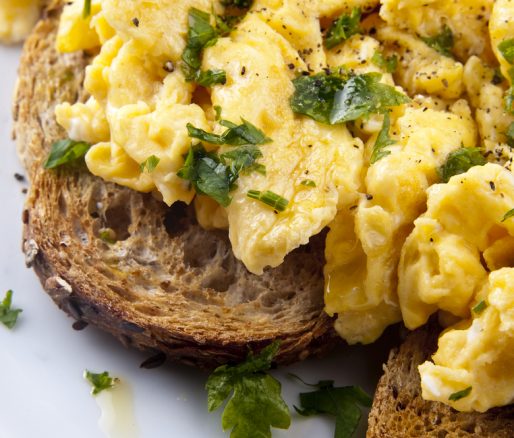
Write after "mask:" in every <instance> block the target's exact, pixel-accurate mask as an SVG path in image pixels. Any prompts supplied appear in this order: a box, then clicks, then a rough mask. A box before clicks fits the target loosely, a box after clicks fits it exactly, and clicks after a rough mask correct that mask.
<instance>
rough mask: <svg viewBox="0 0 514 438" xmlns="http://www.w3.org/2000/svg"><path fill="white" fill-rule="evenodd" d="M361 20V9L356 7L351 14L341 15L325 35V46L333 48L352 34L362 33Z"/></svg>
mask: <svg viewBox="0 0 514 438" xmlns="http://www.w3.org/2000/svg"><path fill="white" fill-rule="evenodd" d="M360 21H361V10H360V9H359V8H354V9H353V10H352V12H351V14H350V15H348V14H345V15H341V16H340V17H339V18H338V19H337V20H335V21H334V22H333V23H332V26H330V28H329V29H328V31H327V34H326V35H325V47H326V48H327V49H332V48H334V47H335V46H337V45H338V44H340V43H342V42H343V41H346V40H347V39H348V38H350V37H351V36H352V35H356V34H358V33H361V29H360Z"/></svg>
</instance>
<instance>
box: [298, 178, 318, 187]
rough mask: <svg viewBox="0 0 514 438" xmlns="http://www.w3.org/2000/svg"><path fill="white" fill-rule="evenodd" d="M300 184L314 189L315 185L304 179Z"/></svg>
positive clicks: (310, 180) (311, 181)
mask: <svg viewBox="0 0 514 438" xmlns="http://www.w3.org/2000/svg"><path fill="white" fill-rule="evenodd" d="M300 184H301V185H302V186H305V187H316V183H315V182H314V181H313V180H312V179H304V180H303V181H302V182H301V183H300Z"/></svg>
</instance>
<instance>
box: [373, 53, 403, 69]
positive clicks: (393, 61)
mask: <svg viewBox="0 0 514 438" xmlns="http://www.w3.org/2000/svg"><path fill="white" fill-rule="evenodd" d="M371 62H372V63H373V64H375V65H376V66H377V67H378V68H381V69H382V70H385V71H386V72H387V73H394V72H395V71H396V68H397V67H398V56H396V55H391V56H387V57H386V56H385V55H384V54H383V53H381V52H379V51H378V50H377V51H375V53H374V54H373V56H372V58H371Z"/></svg>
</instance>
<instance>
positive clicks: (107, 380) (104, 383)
mask: <svg viewBox="0 0 514 438" xmlns="http://www.w3.org/2000/svg"><path fill="white" fill-rule="evenodd" d="M84 379H86V380H87V381H88V382H89V383H91V395H98V394H100V393H101V392H102V391H105V390H106V389H111V388H112V387H113V386H114V385H115V384H116V383H117V382H118V379H117V378H115V377H111V376H109V373H108V372H107V371H104V372H103V373H100V374H96V373H92V372H91V371H88V370H84Z"/></svg>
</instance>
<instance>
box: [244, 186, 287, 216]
mask: <svg viewBox="0 0 514 438" xmlns="http://www.w3.org/2000/svg"><path fill="white" fill-rule="evenodd" d="M247 196H248V197H249V198H251V199H255V200H257V201H260V202H262V203H263V204H266V205H269V206H270V207H271V208H273V210H276V211H279V212H282V211H284V210H285V209H286V208H287V205H288V204H289V201H288V200H287V199H286V198H283V197H282V196H280V195H277V194H276V193H274V192H272V191H270V190H266V191H264V192H261V191H259V190H250V191H249V192H248V193H247Z"/></svg>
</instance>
